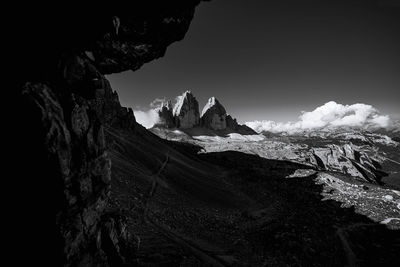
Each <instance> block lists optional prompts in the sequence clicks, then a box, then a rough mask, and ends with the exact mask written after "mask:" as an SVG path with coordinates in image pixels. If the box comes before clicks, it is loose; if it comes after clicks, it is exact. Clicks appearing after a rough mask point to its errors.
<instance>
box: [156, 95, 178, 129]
mask: <svg viewBox="0 0 400 267" xmlns="http://www.w3.org/2000/svg"><path fill="white" fill-rule="evenodd" d="M158 116H159V117H160V120H159V122H157V124H156V125H155V126H161V127H165V128H174V127H175V118H174V115H173V107H172V102H171V100H168V101H166V102H164V103H162V104H161V106H160V108H159V109H158Z"/></svg>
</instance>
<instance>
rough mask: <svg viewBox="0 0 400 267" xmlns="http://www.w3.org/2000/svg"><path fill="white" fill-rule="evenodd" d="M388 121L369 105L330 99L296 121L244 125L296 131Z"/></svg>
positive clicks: (372, 125)
mask: <svg viewBox="0 0 400 267" xmlns="http://www.w3.org/2000/svg"><path fill="white" fill-rule="evenodd" d="M389 123H390V118H389V116H388V115H381V114H380V113H379V111H378V110H377V109H376V108H374V107H373V106H371V105H366V104H353V105H342V104H338V103H336V102H335V101H330V102H327V103H325V104H324V105H322V106H320V107H317V108H316V109H314V110H313V111H308V112H303V113H302V114H301V115H300V116H299V120H298V121H297V122H286V123H282V122H275V121H251V122H246V125H247V126H249V127H250V128H253V129H254V130H255V131H256V132H262V131H269V132H274V133H279V132H288V133H296V132H300V131H306V130H313V129H321V128H339V127H349V128H363V129H371V128H386V127H388V126H389Z"/></svg>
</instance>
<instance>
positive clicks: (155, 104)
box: [133, 98, 165, 129]
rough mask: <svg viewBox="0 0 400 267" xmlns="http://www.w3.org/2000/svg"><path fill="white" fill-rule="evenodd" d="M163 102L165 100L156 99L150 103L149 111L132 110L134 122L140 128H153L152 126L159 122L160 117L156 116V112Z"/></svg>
mask: <svg viewBox="0 0 400 267" xmlns="http://www.w3.org/2000/svg"><path fill="white" fill-rule="evenodd" d="M164 102H165V98H156V99H154V100H153V101H151V103H150V109H149V110H140V109H136V110H133V113H134V114H135V118H136V121H137V122H138V123H139V124H141V125H142V126H144V127H146V128H147V129H148V128H151V127H153V126H154V124H156V123H157V122H159V120H160V116H159V115H158V110H159V108H160V106H161V104H162V103H164Z"/></svg>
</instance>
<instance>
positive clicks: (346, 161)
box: [311, 144, 386, 184]
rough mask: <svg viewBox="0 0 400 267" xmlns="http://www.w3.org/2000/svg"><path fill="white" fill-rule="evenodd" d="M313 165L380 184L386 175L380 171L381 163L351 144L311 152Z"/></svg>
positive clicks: (315, 149)
mask: <svg viewBox="0 0 400 267" xmlns="http://www.w3.org/2000/svg"><path fill="white" fill-rule="evenodd" d="M311 152H312V156H311V163H312V164H314V165H315V166H316V167H318V168H319V169H321V170H328V171H336V172H342V173H345V174H349V175H351V176H353V177H357V178H358V179H361V180H364V181H367V182H370V183H378V184H379V183H380V180H381V178H382V177H383V176H385V175H386V174H385V173H384V172H382V171H381V170H380V169H379V163H378V162H377V161H376V160H373V159H371V158H370V157H369V156H368V155H367V154H366V153H364V152H361V151H357V150H354V149H353V147H352V146H351V145H350V144H345V145H343V146H338V145H327V146H326V147H321V148H313V149H312V150H311Z"/></svg>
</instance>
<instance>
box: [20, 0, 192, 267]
mask: <svg viewBox="0 0 400 267" xmlns="http://www.w3.org/2000/svg"><path fill="white" fill-rule="evenodd" d="M198 3H199V1H198V0H194V1H191V0H189V1H168V2H167V1H166V2H161V1H160V2H157V4H145V3H144V2H143V3H142V4H140V3H136V2H135V8H133V9H131V10H130V12H128V13H126V12H125V13H124V15H118V16H110V15H102V13H101V12H93V14H91V15H88V14H86V13H85V14H77V13H76V14H75V13H74V15H71V14H70V13H68V12H65V13H66V15H62V14H60V13H59V12H57V13H54V15H53V14H52V13H51V11H49V12H47V11H46V14H38V13H37V12H31V15H30V16H20V18H18V23H17V24H16V25H15V28H14V29H13V32H14V33H16V34H15V35H16V36H15V38H14V40H15V45H14V47H13V49H14V50H15V51H12V52H13V53H14V54H15V55H18V58H17V59H16V60H15V61H16V62H17V64H18V65H19V67H18V80H16V81H15V88H16V90H15V91H16V92H17V99H16V101H17V102H16V106H17V107H20V109H19V110H18V112H20V113H21V115H20V114H17V115H16V120H17V121H18V126H19V127H20V128H21V129H17V128H14V131H15V132H16V133H17V134H16V135H15V136H14V138H15V139H16V140H18V141H16V142H14V143H15V144H18V145H19V146H20V148H15V149H14V150H15V151H23V154H22V155H20V156H19V157H18V163H17V164H16V165H17V166H18V167H17V168H14V173H15V176H16V177H18V181H19V182H20V183H21V184H24V185H23V186H24V188H27V189H26V190H22V192H21V195H23V196H24V197H26V198H29V199H30V200H31V201H32V200H34V201H35V203H36V205H35V206H36V208H34V209H31V208H28V209H26V208H24V210H25V212H24V217H25V219H24V220H21V221H24V222H26V223H27V221H28V220H29V221H31V223H30V225H29V227H28V228H29V229H30V231H29V233H27V234H26V235H25V236H24V239H25V240H31V241H32V242H34V243H35V245H36V244H37V245H36V247H33V246H30V247H26V248H20V249H21V250H22V251H20V254H21V255H26V256H28V254H29V253H30V254H32V257H27V258H30V260H31V262H30V264H32V265H35V260H37V262H38V263H39V262H40V264H41V265H47V264H44V263H45V262H46V261H50V258H51V257H50V255H54V256H55V259H54V260H55V261H53V262H49V264H48V265H49V266H108V265H109V266H121V265H123V264H128V265H132V264H133V263H132V262H131V261H132V257H131V255H130V254H132V253H133V252H134V248H131V247H130V244H131V242H130V239H131V237H130V235H129V232H127V231H126V222H125V219H124V216H122V215H121V214H119V213H118V212H112V211H110V210H109V209H108V202H109V195H110V179H111V163H110V159H109V155H108V153H107V145H106V140H105V137H104V128H110V127H111V128H120V129H124V130H126V131H131V132H132V133H134V131H135V128H136V127H137V124H136V122H135V118H134V115H133V112H132V110H131V109H127V108H124V107H122V106H121V105H120V103H119V100H118V95H117V93H116V92H113V90H112V89H111V87H110V84H109V82H108V81H107V80H106V79H105V77H104V74H108V73H115V72H121V71H124V70H136V69H138V68H140V66H142V65H143V64H144V63H146V62H149V61H151V60H153V59H155V58H158V57H161V56H163V55H164V53H165V51H166V48H167V46H168V45H170V44H171V43H172V42H175V41H178V40H181V39H182V38H183V37H184V35H185V33H186V31H187V30H188V27H189V24H190V21H191V20H192V18H193V14H194V9H195V6H196V5H197V4H198ZM24 15H26V14H24ZM49 24H51V26H49ZM19 38H20V39H21V40H19ZM35 206H32V207H35ZM49 214H52V216H55V218H56V225H55V227H54V217H53V218H52V219H51V221H52V223H51V224H50V225H52V226H51V227H46V226H45V225H46V223H48V220H46V216H49ZM23 228H27V226H25V227H21V229H23ZM49 231H50V232H51V233H50V234H49V235H51V237H52V238H51V239H52V241H51V242H46V241H45V238H46V233H47V232H49ZM29 236H32V238H30V237H29ZM54 237H55V242H54ZM40 240H43V243H44V245H43V246H40V245H39V243H38V242H37V241H40ZM35 249H37V250H38V251H40V252H37V251H36V250H35Z"/></svg>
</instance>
